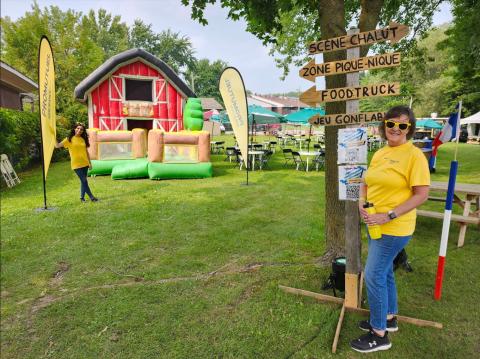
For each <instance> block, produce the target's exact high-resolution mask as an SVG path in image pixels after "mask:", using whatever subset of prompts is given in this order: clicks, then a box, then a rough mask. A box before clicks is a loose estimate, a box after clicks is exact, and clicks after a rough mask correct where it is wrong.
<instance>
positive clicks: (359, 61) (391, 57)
mask: <svg viewBox="0 0 480 359" xmlns="http://www.w3.org/2000/svg"><path fill="white" fill-rule="evenodd" d="M400 59H401V55H400V53H399V52H394V53H391V54H381V55H376V56H367V57H357V58H354V59H351V60H342V61H332V62H326V63H323V64H316V63H315V59H313V60H310V62H309V63H308V64H306V65H305V66H303V67H302V68H301V69H300V71H299V75H300V77H303V78H304V79H305V80H308V81H312V82H315V78H316V77H319V76H328V75H339V74H346V73H349V72H357V71H365V70H374V69H382V68H385V67H393V66H399V65H400Z"/></svg>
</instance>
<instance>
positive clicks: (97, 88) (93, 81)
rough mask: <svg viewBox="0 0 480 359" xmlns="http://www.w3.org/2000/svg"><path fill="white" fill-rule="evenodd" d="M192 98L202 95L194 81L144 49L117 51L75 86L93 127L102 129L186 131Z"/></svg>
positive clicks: (76, 94)
mask: <svg viewBox="0 0 480 359" xmlns="http://www.w3.org/2000/svg"><path fill="white" fill-rule="evenodd" d="M188 97H196V95H195V93H194V92H193V91H192V90H191V89H190V88H189V87H188V85H187V84H186V83H185V82H184V81H183V80H182V79H180V78H179V77H178V76H177V74H176V73H175V72H174V71H173V70H172V69H171V68H170V67H169V66H168V65H167V64H166V63H165V62H163V61H162V60H160V59H159V58H157V57H155V56H153V55H152V54H150V53H149V52H147V51H144V50H142V49H131V50H127V51H124V52H122V53H120V54H118V55H115V56H113V57H112V58H110V59H109V60H107V61H106V62H105V63H103V64H102V65H101V66H100V67H99V68H97V69H96V70H95V71H94V72H92V73H91V74H90V75H89V76H88V77H86V78H85V79H84V80H83V81H82V82H80V84H78V86H77V87H76V88H75V98H76V99H77V100H78V101H80V102H84V103H85V102H86V103H87V106H88V127H89V128H98V129H99V130H132V129H134V128H145V129H147V130H151V129H160V130H163V131H166V132H177V131H180V130H183V122H182V115H183V114H182V109H183V105H184V104H185V102H186V100H187V98H188Z"/></svg>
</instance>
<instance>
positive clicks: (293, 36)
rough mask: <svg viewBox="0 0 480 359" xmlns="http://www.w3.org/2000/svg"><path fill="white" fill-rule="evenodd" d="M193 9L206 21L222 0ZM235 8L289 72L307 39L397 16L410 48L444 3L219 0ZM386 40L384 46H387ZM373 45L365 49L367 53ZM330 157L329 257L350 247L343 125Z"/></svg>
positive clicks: (192, 0)
mask: <svg viewBox="0 0 480 359" xmlns="http://www.w3.org/2000/svg"><path fill="white" fill-rule="evenodd" d="M181 1H182V3H183V4H184V5H185V6H190V5H191V9H192V18H193V19H196V20H198V21H199V22H200V23H202V24H204V25H206V24H207V23H208V21H207V19H205V17H204V12H205V9H206V6H207V5H208V4H214V3H215V2H217V1H216V0H181ZM218 2H219V3H220V4H221V6H222V7H224V8H227V9H228V10H229V12H228V17H229V18H230V19H232V20H238V19H240V18H243V19H245V21H246V22H247V30H248V31H249V32H251V33H252V34H254V35H255V36H256V37H258V38H259V39H261V40H262V41H263V42H264V44H268V45H270V46H271V52H272V54H274V55H276V56H277V57H276V62H277V66H279V67H281V68H283V70H284V73H285V74H286V73H287V72H288V69H289V66H290V64H292V62H293V63H294V64H295V65H297V66H300V65H302V64H304V63H305V62H306V60H307V59H306V54H307V44H308V42H310V41H312V40H319V39H328V38H333V37H338V36H343V35H345V34H346V31H347V27H350V25H354V26H355V27H357V28H359V30H360V31H361V32H363V31H369V30H373V29H375V28H376V27H377V26H386V25H388V23H389V22H390V21H391V20H395V21H397V22H399V23H402V24H406V25H409V26H411V28H412V29H413V31H412V35H411V37H410V41H408V40H406V41H401V42H400V43H399V44H398V45H396V46H395V48H405V49H406V48H408V47H409V45H410V44H411V43H412V41H414V40H412V39H415V36H416V35H417V34H421V33H423V32H425V30H426V29H428V28H429V27H430V25H431V19H432V16H433V12H434V11H435V9H436V8H437V7H438V5H439V4H440V3H441V2H442V0H437V1H425V0H368V1H363V0H362V1H358V0H263V1H257V0H218ZM389 47H390V45H388V44H381V45H379V46H378V48H379V49H380V50H381V49H387V48H389ZM367 52H368V47H366V46H364V47H363V48H362V49H361V55H362V56H365V55H366V54H367ZM323 58H324V62H330V61H335V60H344V59H345V58H346V51H335V52H329V53H325V54H324V55H323ZM325 82H326V87H327V89H331V88H337V87H345V85H346V76H345V75H334V76H327V77H326V79H325ZM325 107H326V112H327V114H332V113H345V109H346V108H345V103H344V102H332V103H327V104H326V106H325ZM325 134H326V139H325V144H326V147H327V151H326V156H325V177H326V181H325V182H326V191H325V193H326V213H328V221H326V231H325V232H326V233H325V238H326V241H327V257H330V256H335V255H338V254H341V253H343V252H344V241H345V230H344V227H345V204H344V203H343V202H341V201H339V199H338V186H337V183H338V171H337V151H336V148H337V128H335V127H330V126H329V127H326V129H325Z"/></svg>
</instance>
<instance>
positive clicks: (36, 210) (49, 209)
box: [35, 207, 58, 213]
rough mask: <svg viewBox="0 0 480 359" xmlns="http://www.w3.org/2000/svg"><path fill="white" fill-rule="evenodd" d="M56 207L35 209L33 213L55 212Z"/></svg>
mask: <svg viewBox="0 0 480 359" xmlns="http://www.w3.org/2000/svg"><path fill="white" fill-rule="evenodd" d="M57 209H58V207H46V208H45V207H40V208H35V212H37V213H39V212H53V211H56V210H57Z"/></svg>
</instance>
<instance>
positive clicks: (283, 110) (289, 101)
mask: <svg viewBox="0 0 480 359" xmlns="http://www.w3.org/2000/svg"><path fill="white" fill-rule="evenodd" d="M247 102H248V104H249V105H258V106H262V107H265V108H268V109H269V110H271V111H274V112H277V113H279V114H282V115H288V114H289V113H292V112H295V111H298V110H301V109H302V108H306V107H310V106H308V105H307V104H305V103H303V102H301V101H300V100H299V99H298V98H295V97H287V96H273V95H255V94H252V95H249V96H248V97H247Z"/></svg>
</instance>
